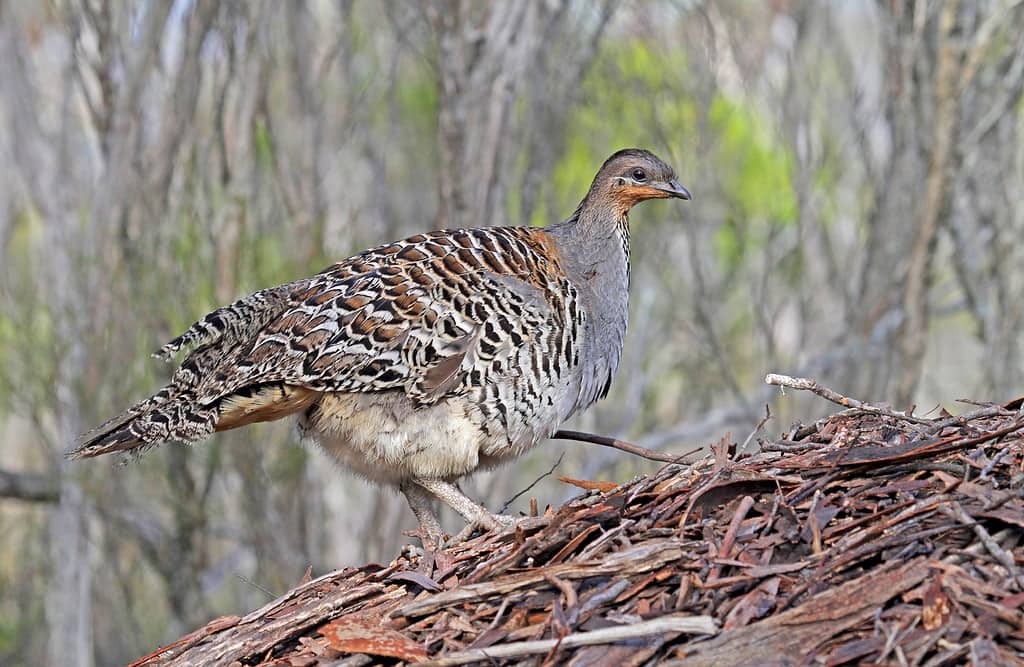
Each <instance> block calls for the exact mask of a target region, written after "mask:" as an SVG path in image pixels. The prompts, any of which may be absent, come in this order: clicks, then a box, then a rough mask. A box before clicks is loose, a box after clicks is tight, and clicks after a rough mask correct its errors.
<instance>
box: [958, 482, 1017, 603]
mask: <svg viewBox="0 0 1024 667" xmlns="http://www.w3.org/2000/svg"><path fill="white" fill-rule="evenodd" d="M938 509H939V511H940V512H942V513H943V514H945V515H946V516H948V517H951V518H953V519H956V520H957V521H959V522H960V523H962V524H963V525H965V526H968V527H970V528H972V529H973V530H974V534H975V535H977V536H978V539H979V540H980V541H981V543H982V544H984V545H985V549H986V550H987V551H988V552H989V553H990V554H992V557H993V558H995V559H996V560H997V561H999V564H1000V565H1002V566H1003V567H1005V568H1006V571H1007V574H1009V575H1010V577H1012V578H1013V580H1014V581H1016V582H1017V586H1018V588H1020V590H1024V582H1022V581H1021V578H1020V576H1019V572H1018V570H1017V564H1016V563H1015V562H1014V560H1013V556H1012V555H1011V554H1009V553H1007V551H1006V550H1005V549H1003V548H1002V547H1001V546H999V543H998V542H996V540H995V538H993V537H992V535H990V534H989V532H988V531H987V530H985V527H984V526H983V525H981V524H980V523H979V522H978V520H977V519H975V518H974V517H972V516H971V515H970V514H968V513H967V512H966V510H964V508H963V507H962V506H961V505H960V503H958V502H955V501H954V502H952V503H950V504H949V505H943V506H941V507H939V508H938Z"/></svg>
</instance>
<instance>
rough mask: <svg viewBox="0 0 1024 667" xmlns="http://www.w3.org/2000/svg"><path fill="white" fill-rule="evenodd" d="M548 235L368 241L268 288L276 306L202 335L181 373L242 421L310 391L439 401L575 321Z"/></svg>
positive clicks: (182, 381) (486, 232) (284, 407)
mask: <svg viewBox="0 0 1024 667" xmlns="http://www.w3.org/2000/svg"><path fill="white" fill-rule="evenodd" d="M546 243H548V242H547V241H546V240H545V239H544V238H543V237H542V236H540V232H539V231H538V230H530V229H526V228H492V229H481V230H458V231H454V232H435V233H433V234H430V235H419V236H414V237H411V238H410V239H406V240H405V241H401V242H398V243H394V244H390V245H387V246H382V247H381V248H377V249H374V250H370V251H366V252H364V253H361V254H360V255H356V256H355V257H352V258H350V259H348V260H345V261H343V262H340V263H338V264H336V265H334V266H332V267H330V268H328V269H327V270H326V271H324V272H323V273H321V274H318V275H317V276H314V277H313V278H310V279H307V280H304V281H298V282H296V283H290V284H289V285H287V286H282V287H281V288H274V289H276V290H278V291H277V292H274V293H272V294H264V295H263V297H262V298H261V299H260V301H259V302H260V304H261V306H260V308H264V306H263V305H262V304H267V303H273V304H276V307H275V308H273V311H274V312H273V314H272V315H270V316H267V315H266V314H265V309H264V310H260V309H256V310H255V311H254V312H253V313H250V315H248V316H247V317H242V318H235V319H236V320H239V319H241V320H242V321H244V322H245V324H244V325H243V324H237V323H236V324H235V325H234V327H235V330H234V332H233V333H232V334H231V335H224V336H220V337H218V336H217V335H214V336H208V335H207V336H205V337H203V336H200V335H195V336H193V338H194V339H195V340H199V341H201V344H202V347H200V348H198V349H196V350H195V351H194V352H193V353H192V354H191V355H189V357H188V358H187V359H186V360H185V362H184V363H183V364H182V366H181V368H180V369H179V370H178V371H177V373H176V374H175V380H174V383H175V384H178V385H180V386H182V387H184V388H187V389H189V390H190V391H192V392H194V395H195V396H196V398H197V399H198V400H199V402H200V403H202V404H205V405H209V404H212V403H214V402H216V401H221V402H222V406H224V407H225V408H229V409H230V410H231V411H233V412H232V416H231V425H232V426H233V425H241V424H242V423H249V422H251V421H262V420H265V419H272V418H277V417H278V416H283V414H282V413H284V412H287V411H288V410H293V409H296V408H301V407H304V406H305V405H308V404H309V402H310V400H311V398H310V395H311V394H310V392H322V391H343V392H372V391H385V390H391V389H402V390H404V391H405V392H406V393H407V394H408V395H409V396H410V397H411V398H412V399H414V400H415V401H417V402H420V403H432V402H435V401H437V400H439V399H440V398H442V397H444V396H447V395H450V394H451V393H453V392H458V391H460V390H461V389H462V388H464V387H465V386H466V383H467V382H471V381H476V382H479V379H480V378H475V379H473V378H471V374H472V373H473V372H474V371H475V370H479V371H481V372H486V371H487V369H493V368H494V362H495V360H498V361H499V367H500V362H501V360H502V359H505V358H507V357H508V356H509V355H511V354H513V353H514V352H515V350H516V349H517V348H518V347H520V346H522V345H523V344H524V343H525V342H526V341H527V340H533V339H535V338H539V337H542V336H545V335H546V334H545V332H549V331H550V330H551V329H552V326H545V325H555V326H558V322H560V321H561V319H563V315H564V308H563V307H562V302H561V299H562V297H561V296H560V294H561V291H562V290H564V289H565V285H564V284H563V282H562V281H564V275H563V274H561V273H560V270H559V267H558V265H557V258H556V257H554V256H552V255H551V253H549V252H548V250H549V249H550V248H549V247H548V246H546V245H545V244H546ZM258 294H259V293H258ZM247 298H251V297H247ZM242 301H244V300H242ZM238 303H241V301H240V302H237V303H236V304H232V306H233V307H237V306H238ZM222 310H224V309H222ZM217 312H218V311H215V312H214V313H211V315H210V316H207V317H206V318H204V320H209V319H210V318H211V316H213V315H214V314H215V313H217ZM213 319H215V320H223V319H224V315H223V314H222V315H221V316H218V317H214V318H213ZM204 320H200V322H203V321H204ZM197 325H199V323H197ZM220 328H221V329H223V328H225V327H220ZM193 329H196V326H194V327H193ZM190 331H191V329H190ZM187 335H188V333H187V332H186V334H183V336H187ZM180 338H181V337H179V339H180ZM179 339H176V340H179ZM541 343H542V344H544V345H545V346H548V347H552V346H553V345H554V343H552V342H551V341H550V340H545V341H541ZM175 344H177V343H175V341H172V343H170V344H168V345H169V346H172V345H175ZM165 347H166V346H165ZM506 368H507V365H506ZM223 412H224V410H223V409H222V414H223Z"/></svg>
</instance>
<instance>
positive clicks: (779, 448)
mask: <svg viewBox="0 0 1024 667" xmlns="http://www.w3.org/2000/svg"><path fill="white" fill-rule="evenodd" d="M760 443H761V451H762V452H806V451H808V450H811V449H815V448H816V447H819V446H820V444H821V443H815V442H794V441H793V440H776V441H775V442H764V441H763V440H761V441H760Z"/></svg>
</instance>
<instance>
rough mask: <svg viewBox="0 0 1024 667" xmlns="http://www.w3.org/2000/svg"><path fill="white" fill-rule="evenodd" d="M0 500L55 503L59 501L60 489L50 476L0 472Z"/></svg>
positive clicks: (32, 473)
mask: <svg viewBox="0 0 1024 667" xmlns="http://www.w3.org/2000/svg"><path fill="white" fill-rule="evenodd" d="M0 498H11V499H13V500H24V501H27V502H36V503H55V502H57V501H58V500H60V487H59V485H58V483H57V480H56V478H55V477H53V476H50V475H43V474H40V473H34V472H8V471H7V470H0Z"/></svg>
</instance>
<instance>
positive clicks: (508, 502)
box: [498, 452, 565, 514]
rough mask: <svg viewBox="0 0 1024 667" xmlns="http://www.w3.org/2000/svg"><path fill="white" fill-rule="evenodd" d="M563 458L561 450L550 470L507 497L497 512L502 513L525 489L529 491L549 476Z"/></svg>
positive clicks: (563, 453)
mask: <svg viewBox="0 0 1024 667" xmlns="http://www.w3.org/2000/svg"><path fill="white" fill-rule="evenodd" d="M563 458H565V452H562V453H561V455H559V457H558V460H557V461H555V465H553V466H551V469H550V470H548V471H547V472H546V473H544V474H543V475H541V476H540V477H538V478H537V479H535V480H533V481H532V482H530V486H528V487H526V488H525V489H523V490H522V491H520V492H519V493H517V494H516V495H514V496H512V497H511V498H509V499H508V500H506V501H505V504H504V505H502V506H501V510H500V511H499V512H498V513H499V514H504V513H505V511H506V510H507V509H508V508H509V506H510V505H511V504H512V503H514V502H515V501H516V500H518V499H519V497H520V496H522V495H523V494H524V493H526V492H527V491H529V490H530V489H532V488H533V487H535V486H537V484H538V482H540V480H542V479H544V478H545V477H548V476H550V475H551V474H552V473H553V472H555V468H557V467H558V466H560V465H561V464H562V459H563Z"/></svg>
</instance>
